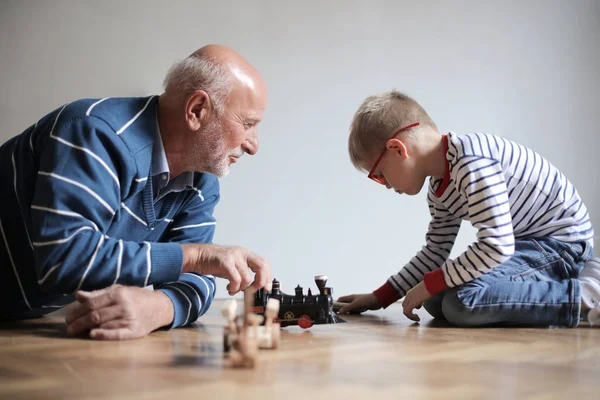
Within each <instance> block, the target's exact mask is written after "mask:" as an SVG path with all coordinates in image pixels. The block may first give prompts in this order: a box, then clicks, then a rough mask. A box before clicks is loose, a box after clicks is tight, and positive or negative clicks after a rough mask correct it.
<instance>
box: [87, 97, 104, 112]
mask: <svg viewBox="0 0 600 400" xmlns="http://www.w3.org/2000/svg"><path fill="white" fill-rule="evenodd" d="M107 99H110V97H105V98H103V99H100V100H98V101H97V102H95V103H94V104H92V105H91V106H90V108H88V109H87V111H86V112H85V115H87V116H88V117H89V116H90V113H91V112H92V110H93V109H94V107H96V106H97V105H98V104H100V103H102V102H103V101H104V100H107Z"/></svg>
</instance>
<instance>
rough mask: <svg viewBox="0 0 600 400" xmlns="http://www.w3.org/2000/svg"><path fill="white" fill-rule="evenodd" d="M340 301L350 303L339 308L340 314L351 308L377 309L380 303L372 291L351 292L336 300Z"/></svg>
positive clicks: (351, 309) (350, 310)
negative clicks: (363, 292) (365, 292)
mask: <svg viewBox="0 0 600 400" xmlns="http://www.w3.org/2000/svg"><path fill="white" fill-rule="evenodd" d="M337 301H338V302H340V303H350V304H348V305H347V306H344V307H342V308H341V309H340V314H345V313H350V312H352V311H353V310H360V309H362V310H379V309H380V308H381V307H382V305H381V303H380V302H379V300H378V299H377V297H375V295H374V294H373V293H368V294H351V295H349V296H342V297H340V298H339V299H338V300H337Z"/></svg>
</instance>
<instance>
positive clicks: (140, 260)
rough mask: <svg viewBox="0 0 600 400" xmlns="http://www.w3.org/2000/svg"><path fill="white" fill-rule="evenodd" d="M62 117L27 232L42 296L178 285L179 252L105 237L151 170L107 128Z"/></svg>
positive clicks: (43, 159) (46, 152)
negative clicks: (121, 286) (118, 287)
mask: <svg viewBox="0 0 600 400" xmlns="http://www.w3.org/2000/svg"><path fill="white" fill-rule="evenodd" d="M65 107H66V106H65ZM63 111H64V107H63V108H62V109H61V110H60V111H59V112H57V115H56V117H55V119H54V121H53V126H52V129H51V131H50V133H49V137H48V138H47V139H46V143H45V145H44V148H43V150H42V153H41V155H40V159H39V170H38V172H37V180H36V186H35V195H34V197H33V199H32V205H31V229H29V231H30V233H31V236H32V237H31V239H32V247H33V251H34V256H35V270H36V273H37V277H38V283H39V285H40V288H41V289H42V291H44V292H45V293H49V294H55V293H56V294H59V293H72V292H74V291H76V290H79V289H82V290H94V289H101V288H105V287H108V286H110V285H112V284H113V283H115V282H116V281H117V279H118V281H119V283H122V284H126V285H132V286H147V285H150V284H153V283H159V282H166V281H171V280H175V279H177V277H178V276H179V274H180V273H181V268H182V264H183V253H182V249H181V245H179V244H176V243H148V242H144V243H136V242H128V241H123V240H117V239H114V238H110V237H108V236H106V235H105V233H106V232H107V230H108V228H109V226H110V224H111V222H112V220H113V219H114V218H116V217H117V216H118V213H119V212H122V210H121V211H120V209H121V204H122V199H123V198H124V197H125V196H126V195H127V193H129V192H130V190H131V185H133V184H135V178H141V177H145V175H146V174H147V171H143V173H144V174H145V175H143V176H141V175H140V172H139V171H137V166H136V163H135V162H134V159H133V156H132V155H131V153H130V152H129V149H128V148H127V147H126V145H125V144H124V142H123V141H122V140H121V138H120V137H119V136H118V135H117V134H116V133H115V131H114V130H113V129H112V128H111V127H110V126H109V125H107V124H106V123H105V122H104V121H102V120H101V119H98V118H96V117H93V116H87V117H78V118H74V119H66V118H65V119H64V120H63V119H61V116H60V115H61V113H62V112H63ZM66 114H67V113H65V114H64V115H66ZM123 134H126V132H125V133H123Z"/></svg>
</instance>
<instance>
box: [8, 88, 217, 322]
mask: <svg viewBox="0 0 600 400" xmlns="http://www.w3.org/2000/svg"><path fill="white" fill-rule="evenodd" d="M157 105H158V96H152V97H147V98H109V99H101V100H97V99H84V100H78V101H75V102H73V103H70V104H67V105H65V106H63V107H60V108H58V109H57V110H55V111H53V112H51V113H50V114H48V115H46V116H45V117H43V118H42V119H40V120H39V121H38V122H36V123H35V124H34V125H32V126H30V127H29V128H28V129H26V130H25V131H24V132H23V133H22V134H20V135H18V136H16V137H14V138H12V139H10V140H9V141H7V142H6V143H4V144H3V145H2V146H1V147H0V187H1V188H2V190H3V194H2V205H1V207H0V234H1V238H2V242H1V243H0V300H1V301H0V318H1V319H18V318H27V317H35V316H39V315H43V314H45V313H47V312H50V311H53V310H55V309H56V308H59V307H61V306H63V305H65V304H67V303H69V302H71V301H73V293H74V291H76V290H78V289H83V290H93V289H99V288H103V287H107V286H109V285H112V284H114V283H120V284H123V285H133V286H140V287H143V286H147V285H154V287H155V288H157V289H158V290H161V291H163V292H164V293H165V294H166V295H167V296H168V297H169V298H170V299H171V301H172V302H173V305H174V309H175V318H174V321H173V323H172V325H171V327H178V326H182V325H186V324H189V323H191V322H193V321H195V320H196V319H197V318H198V317H199V316H200V315H202V314H203V313H205V312H206V311H207V310H208V308H209V307H210V304H211V302H212V300H213V298H214V295H215V288H216V285H215V278H214V277H212V276H203V275H198V274H192V273H184V274H181V269H182V263H183V253H182V249H181V245H180V243H210V242H211V241H212V238H213V235H214V230H215V219H214V217H213V211H214V208H215V206H216V204H217V203H218V201H219V184H218V180H217V178H216V177H215V176H213V175H210V174H203V173H194V174H193V185H190V186H187V187H186V188H185V190H182V191H180V192H173V193H169V194H167V195H166V196H164V197H161V198H160V199H159V200H158V201H154V199H153V190H152V176H153V174H152V150H153V143H154V140H155V138H156V137H159V138H160V135H159V134H158V135H157V133H158V132H157V131H158V122H157Z"/></svg>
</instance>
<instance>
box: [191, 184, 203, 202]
mask: <svg viewBox="0 0 600 400" xmlns="http://www.w3.org/2000/svg"><path fill="white" fill-rule="evenodd" d="M191 189H193V190H195V191H196V192H198V197H200V200H202V201H204V196H202V191H201V190H200V189H197V188H195V187H192V188H191Z"/></svg>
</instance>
